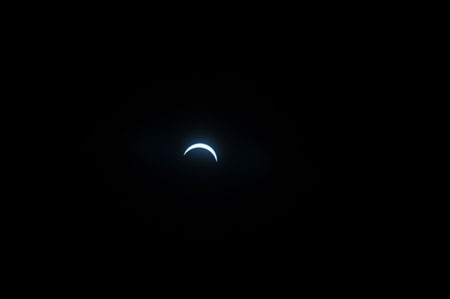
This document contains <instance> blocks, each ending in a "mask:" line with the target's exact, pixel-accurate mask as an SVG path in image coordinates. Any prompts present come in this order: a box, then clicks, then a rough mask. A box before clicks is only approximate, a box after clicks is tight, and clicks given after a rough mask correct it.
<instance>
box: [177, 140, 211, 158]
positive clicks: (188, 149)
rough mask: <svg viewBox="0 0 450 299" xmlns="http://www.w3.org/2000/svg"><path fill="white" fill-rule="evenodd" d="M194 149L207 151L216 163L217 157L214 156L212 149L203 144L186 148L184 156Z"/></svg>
mask: <svg viewBox="0 0 450 299" xmlns="http://www.w3.org/2000/svg"><path fill="white" fill-rule="evenodd" d="M196 148H202V149H205V150H207V151H209V152H210V153H211V154H212V155H213V156H214V159H216V162H217V155H216V152H215V151H214V150H213V148H212V147H210V146H209V145H207V144H204V143H196V144H193V145H191V146H190V147H188V148H187V150H186V151H185V152H184V155H186V154H187V153H188V152H189V151H190V150H193V149H196ZM184 155H183V156H184Z"/></svg>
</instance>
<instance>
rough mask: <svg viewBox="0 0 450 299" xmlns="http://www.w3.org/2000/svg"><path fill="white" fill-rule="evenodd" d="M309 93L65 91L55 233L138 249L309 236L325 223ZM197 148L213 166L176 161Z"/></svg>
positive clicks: (144, 88)
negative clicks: (60, 200) (205, 146)
mask: <svg viewBox="0 0 450 299" xmlns="http://www.w3.org/2000/svg"><path fill="white" fill-rule="evenodd" d="M319 86H320V82H317V80H315V79H314V76H303V77H302V76H297V77H296V76H289V77H280V76H277V75H274V74H272V73H271V74H264V73H258V74H256V73H251V72H203V73H201V72H200V73H190V72H183V73H171V74H166V75H161V76H158V75H157V76H153V77H151V78H150V79H149V80H148V81H146V83H145V84H140V85H139V86H137V84H136V85H135V84H110V85H108V84H106V85H102V86H99V85H95V84H92V85H90V84H86V85H83V84H81V85H79V86H75V87H72V89H70V90H65V91H64V92H65V93H66V94H70V96H69V98H70V101H69V103H71V104H69V105H66V106H67V108H66V109H65V110H64V112H63V113H61V118H63V119H64V118H65V119H66V120H65V121H66V122H70V123H71V124H70V126H69V128H68V129H66V128H65V129H64V131H63V130H61V134H63V135H65V138H64V140H68V141H67V144H65V145H64V146H65V147H66V151H65V152H63V154H60V155H61V156H62V157H63V158H62V159H61V164H62V165H61V177H62V178H60V180H61V181H62V182H63V183H62V184H61V186H60V189H59V190H60V193H61V197H62V198H64V204H61V203H60V204H59V210H58V214H59V216H58V217H60V218H61V220H62V221H64V223H66V226H64V227H65V228H64V229H63V230H64V231H66V230H67V231H70V232H71V234H74V235H78V236H79V237H80V238H82V239H83V240H85V239H86V240H89V239H92V240H97V241H98V240H99V239H104V240H105V241H106V242H107V241H111V240H116V241H117V242H119V243H123V242H126V243H130V242H132V243H139V244H140V243H145V244H146V245H151V244H153V243H155V244H156V243H157V242H160V241H161V240H164V241H174V242H178V241H182V240H203V239H207V240H209V239H214V240H226V241H252V240H278V239H296V238H305V236H310V237H313V236H312V235H313V231H314V230H318V229H319V230H320V228H321V227H323V226H324V225H326V221H327V220H326V217H325V216H324V213H325V214H326V211H325V212H324V209H323V207H322V206H323V205H324V204H326V203H324V200H325V201H326V200H327V199H325V198H324V196H323V194H322V191H323V186H322V185H321V167H322V166H323V165H322V164H323V155H324V149H323V140H322V132H323V129H324V128H323V127H324V124H323V123H322V120H323V117H322V116H321V113H320V106H321V94H320V92H318V91H317V90H318V88H319ZM67 137H69V138H67ZM197 142H202V143H206V144H209V145H210V146H212V147H213V148H214V149H215V151H216V153H217V155H218V159H219V160H218V162H217V163H216V162H215V161H214V159H213V157H212V156H211V155H210V154H207V153H206V152H203V151H201V150H197V151H193V152H191V153H190V154H189V155H188V156H183V153H184V151H185V149H186V148H187V147H188V146H189V145H191V144H193V143H197ZM57 206H58V205H57ZM313 228H314V229H313ZM81 236H82V237H81Z"/></svg>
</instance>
